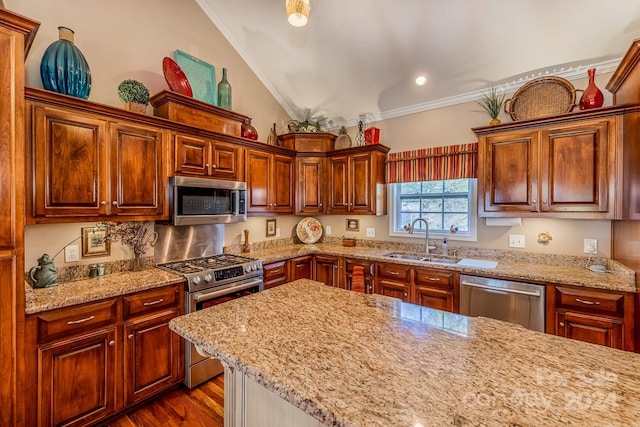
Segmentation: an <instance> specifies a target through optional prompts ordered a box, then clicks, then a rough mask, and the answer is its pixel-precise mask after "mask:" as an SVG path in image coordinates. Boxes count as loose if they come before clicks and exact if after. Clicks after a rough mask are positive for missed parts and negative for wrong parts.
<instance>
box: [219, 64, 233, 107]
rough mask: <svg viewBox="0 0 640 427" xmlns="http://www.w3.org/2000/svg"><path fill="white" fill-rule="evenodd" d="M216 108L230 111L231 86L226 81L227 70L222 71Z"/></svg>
mask: <svg viewBox="0 0 640 427" xmlns="http://www.w3.org/2000/svg"><path fill="white" fill-rule="evenodd" d="M218 107H220V108H224V109H225V110H231V85H230V84H229V81H228V80H227V69H226V68H223V69H222V80H220V83H218Z"/></svg>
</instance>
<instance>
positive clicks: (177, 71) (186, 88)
mask: <svg viewBox="0 0 640 427" xmlns="http://www.w3.org/2000/svg"><path fill="white" fill-rule="evenodd" d="M162 72H163V73H164V79H165V80H166V81H167V84H168V85H169V88H171V90H172V91H174V92H178V93H179V94H182V95H186V96H190V97H192V98H193V91H192V90H191V85H190V84H189V80H188V79H187V76H185V75H184V73H183V72H182V69H181V68H180V66H179V65H178V64H176V61H174V60H173V59H171V58H169V57H168V56H165V57H164V59H163V60H162Z"/></svg>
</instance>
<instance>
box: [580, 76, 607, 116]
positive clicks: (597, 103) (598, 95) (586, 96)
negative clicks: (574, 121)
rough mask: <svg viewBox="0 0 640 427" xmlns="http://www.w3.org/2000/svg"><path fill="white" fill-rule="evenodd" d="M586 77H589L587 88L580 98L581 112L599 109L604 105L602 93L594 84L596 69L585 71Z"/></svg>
mask: <svg viewBox="0 0 640 427" xmlns="http://www.w3.org/2000/svg"><path fill="white" fill-rule="evenodd" d="M587 75H588V76H589V83H588V84H587V87H586V88H585V89H584V92H583V93H582V97H581V98H580V109H581V110H589V109H591V108H600V107H602V104H603V103H604V96H603V95H602V91H601V90H600V89H598V86H596V83H595V75H596V69H595V68H590V69H589V70H587Z"/></svg>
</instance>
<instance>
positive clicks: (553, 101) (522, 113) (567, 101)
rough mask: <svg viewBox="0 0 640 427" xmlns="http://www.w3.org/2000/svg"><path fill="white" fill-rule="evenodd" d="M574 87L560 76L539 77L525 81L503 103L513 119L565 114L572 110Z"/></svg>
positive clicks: (574, 99) (574, 96)
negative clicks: (511, 96)
mask: <svg viewBox="0 0 640 427" xmlns="http://www.w3.org/2000/svg"><path fill="white" fill-rule="evenodd" d="M576 92H577V90H576V88H574V87H573V85H572V84H571V83H570V82H569V81H568V80H565V79H563V78H562V77H540V78H538V79H534V80H531V81H530V82H528V83H526V84H525V85H524V86H522V87H521V88H520V89H518V90H517V91H516V93H514V94H513V98H511V99H507V101H506V102H505V103H504V111H505V113H507V114H509V115H510V116H511V118H512V119H513V120H514V121H517V120H527V119H537V118H540V117H549V116H555V115H558V114H565V113H568V112H570V111H571V110H573V107H575V102H576Z"/></svg>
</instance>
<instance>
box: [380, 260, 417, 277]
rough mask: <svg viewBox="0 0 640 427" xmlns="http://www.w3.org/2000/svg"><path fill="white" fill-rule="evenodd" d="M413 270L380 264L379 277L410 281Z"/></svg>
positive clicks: (401, 266)
mask: <svg viewBox="0 0 640 427" xmlns="http://www.w3.org/2000/svg"><path fill="white" fill-rule="evenodd" d="M410 274H411V269H410V268H408V267H406V266H403V265H400V264H384V263H379V264H378V277H386V278H388V279H394V280H400V281H405V280H409V276H410Z"/></svg>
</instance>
